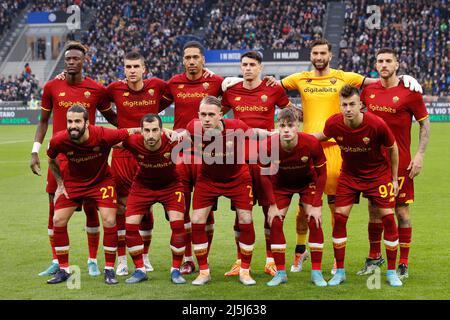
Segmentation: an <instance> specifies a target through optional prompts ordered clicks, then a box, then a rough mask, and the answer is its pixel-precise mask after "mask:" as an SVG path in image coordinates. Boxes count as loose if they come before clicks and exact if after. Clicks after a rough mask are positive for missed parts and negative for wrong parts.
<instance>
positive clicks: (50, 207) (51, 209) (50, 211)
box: [47, 201, 58, 260]
mask: <svg viewBox="0 0 450 320" xmlns="http://www.w3.org/2000/svg"><path fill="white" fill-rule="evenodd" d="M54 215H55V203H54V202H53V201H49V203H48V227H47V232H48V240H49V241H50V248H52V257H53V260H58V257H57V256H56V251H55V243H54V230H53V216H54Z"/></svg>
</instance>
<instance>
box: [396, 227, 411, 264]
mask: <svg viewBox="0 0 450 320" xmlns="http://www.w3.org/2000/svg"><path fill="white" fill-rule="evenodd" d="M411 238H412V227H409V228H401V227H399V228H398V241H399V244H400V261H399V264H402V263H403V264H405V265H408V257H409V248H410V247H411Z"/></svg>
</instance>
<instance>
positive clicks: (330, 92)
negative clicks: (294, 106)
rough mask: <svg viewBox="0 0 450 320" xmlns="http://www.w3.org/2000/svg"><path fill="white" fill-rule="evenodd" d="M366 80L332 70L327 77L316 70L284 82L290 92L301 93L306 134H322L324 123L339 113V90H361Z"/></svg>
mask: <svg viewBox="0 0 450 320" xmlns="http://www.w3.org/2000/svg"><path fill="white" fill-rule="evenodd" d="M363 82H364V77H363V76H362V75H360V74H357V73H354V72H344V71H342V70H336V69H330V73H329V74H328V75H326V76H322V77H317V76H315V75H314V70H313V71H303V72H299V73H294V74H292V75H290V76H287V77H286V78H284V79H282V80H281V84H282V85H283V87H284V88H285V89H287V90H298V92H299V93H300V96H301V98H302V108H303V131H304V132H306V133H315V132H322V131H323V128H324V126H325V121H326V120H327V119H328V118H329V117H330V116H332V115H333V114H335V113H338V112H340V110H339V91H340V90H341V88H342V87H343V86H345V85H347V84H348V85H352V86H355V87H358V88H360V87H361V85H362V84H363Z"/></svg>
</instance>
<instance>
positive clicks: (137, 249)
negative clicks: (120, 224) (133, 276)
mask: <svg viewBox="0 0 450 320" xmlns="http://www.w3.org/2000/svg"><path fill="white" fill-rule="evenodd" d="M125 228H126V236H125V241H126V243H127V248H128V252H129V254H130V256H131V258H132V259H133V263H134V266H135V268H136V269H142V268H144V260H143V257H142V253H143V252H144V244H143V242H142V237H141V235H140V234H139V225H138V224H130V223H127V224H126V225H125Z"/></svg>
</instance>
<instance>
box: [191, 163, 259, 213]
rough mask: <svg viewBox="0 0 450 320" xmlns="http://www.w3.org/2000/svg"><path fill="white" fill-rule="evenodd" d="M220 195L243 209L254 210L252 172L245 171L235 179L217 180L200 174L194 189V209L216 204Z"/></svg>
mask: <svg viewBox="0 0 450 320" xmlns="http://www.w3.org/2000/svg"><path fill="white" fill-rule="evenodd" d="M220 196H224V197H227V198H229V199H231V202H232V203H233V205H234V206H235V207H236V208H238V209H242V210H250V211H251V210H252V207H253V190H252V179H251V177H250V174H249V173H248V171H247V172H245V173H244V174H242V175H240V176H239V177H238V178H236V179H235V180H232V181H229V182H217V181H212V180H211V179H208V178H205V177H203V176H202V175H200V176H199V177H198V178H197V182H196V184H195V190H194V199H193V204H192V207H193V209H194V210H196V209H202V208H206V207H209V206H214V205H215V204H216V203H217V200H218V198H219V197H220Z"/></svg>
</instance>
